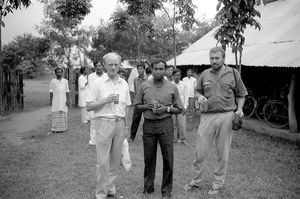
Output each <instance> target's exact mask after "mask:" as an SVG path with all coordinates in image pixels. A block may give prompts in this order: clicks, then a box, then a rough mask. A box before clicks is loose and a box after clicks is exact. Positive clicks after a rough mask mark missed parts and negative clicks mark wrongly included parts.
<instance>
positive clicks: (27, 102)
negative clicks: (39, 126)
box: [24, 75, 54, 111]
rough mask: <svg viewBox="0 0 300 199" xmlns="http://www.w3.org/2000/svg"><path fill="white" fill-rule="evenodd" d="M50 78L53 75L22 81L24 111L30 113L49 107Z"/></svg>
mask: <svg viewBox="0 0 300 199" xmlns="http://www.w3.org/2000/svg"><path fill="white" fill-rule="evenodd" d="M52 78H54V75H45V76H43V77H41V79H25V80H24V94H25V97H24V111H32V110H35V109H38V108H40V107H44V106H48V105H49V99H50V95H49V87H50V80H51V79H52Z"/></svg>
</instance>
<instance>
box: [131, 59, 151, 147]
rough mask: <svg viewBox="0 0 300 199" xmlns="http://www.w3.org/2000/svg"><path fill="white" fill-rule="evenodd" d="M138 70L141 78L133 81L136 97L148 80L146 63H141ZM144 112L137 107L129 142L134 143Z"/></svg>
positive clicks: (134, 111)
mask: <svg viewBox="0 0 300 199" xmlns="http://www.w3.org/2000/svg"><path fill="white" fill-rule="evenodd" d="M136 68H137V70H138V74H139V76H137V77H136V78H135V79H134V80H133V85H134V96H136V95H137V93H138V91H139V90H140V87H141V85H142V83H143V82H145V81H146V80H147V77H146V76H145V63H144V62H140V63H139V64H138V65H137V66H136ZM142 113H143V112H142V111H141V110H139V109H137V108H136V107H134V110H133V115H132V123H131V129H130V139H129V142H132V141H133V140H134V139H135V136H136V132H137V130H138V128H139V124H140V121H141V118H142Z"/></svg>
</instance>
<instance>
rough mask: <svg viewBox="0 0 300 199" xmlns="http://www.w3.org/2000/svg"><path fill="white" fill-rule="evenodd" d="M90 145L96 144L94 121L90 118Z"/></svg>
mask: <svg viewBox="0 0 300 199" xmlns="http://www.w3.org/2000/svg"><path fill="white" fill-rule="evenodd" d="M89 142H90V143H96V130H95V119H94V118H91V123H90V141H89Z"/></svg>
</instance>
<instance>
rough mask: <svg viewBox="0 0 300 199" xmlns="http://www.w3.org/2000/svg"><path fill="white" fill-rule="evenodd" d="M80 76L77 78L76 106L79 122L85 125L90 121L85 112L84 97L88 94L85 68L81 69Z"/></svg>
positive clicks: (88, 115)
mask: <svg viewBox="0 0 300 199" xmlns="http://www.w3.org/2000/svg"><path fill="white" fill-rule="evenodd" d="M80 74H81V75H80V76H79V78H78V91H79V92H78V106H79V107H80V109H81V121H82V123H84V124H86V123H88V121H89V120H90V114H89V113H88V112H87V110H86V95H87V92H88V79H87V76H88V69H87V67H81V68H80Z"/></svg>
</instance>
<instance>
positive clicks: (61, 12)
mask: <svg viewBox="0 0 300 199" xmlns="http://www.w3.org/2000/svg"><path fill="white" fill-rule="evenodd" d="M40 1H41V2H42V3H44V15H45V19H44V20H43V22H42V25H41V26H40V27H39V31H40V33H42V34H43V35H44V36H45V37H46V38H47V39H49V40H50V41H51V42H52V43H53V46H54V47H55V48H60V50H55V51H53V52H54V53H55V52H62V51H63V52H64V54H61V53H58V54H56V56H59V57H60V59H61V60H62V59H63V56H66V57H67V61H68V63H67V66H68V67H71V52H72V51H71V48H72V46H74V45H76V44H77V46H78V44H79V42H78V39H79V38H81V39H82V36H80V35H82V33H83V32H84V31H79V30H78V25H79V24H80V23H81V21H82V19H83V18H84V16H86V15H87V14H88V13H89V12H90V8H91V6H92V5H91V3H90V2H91V0H40Z"/></svg>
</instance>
